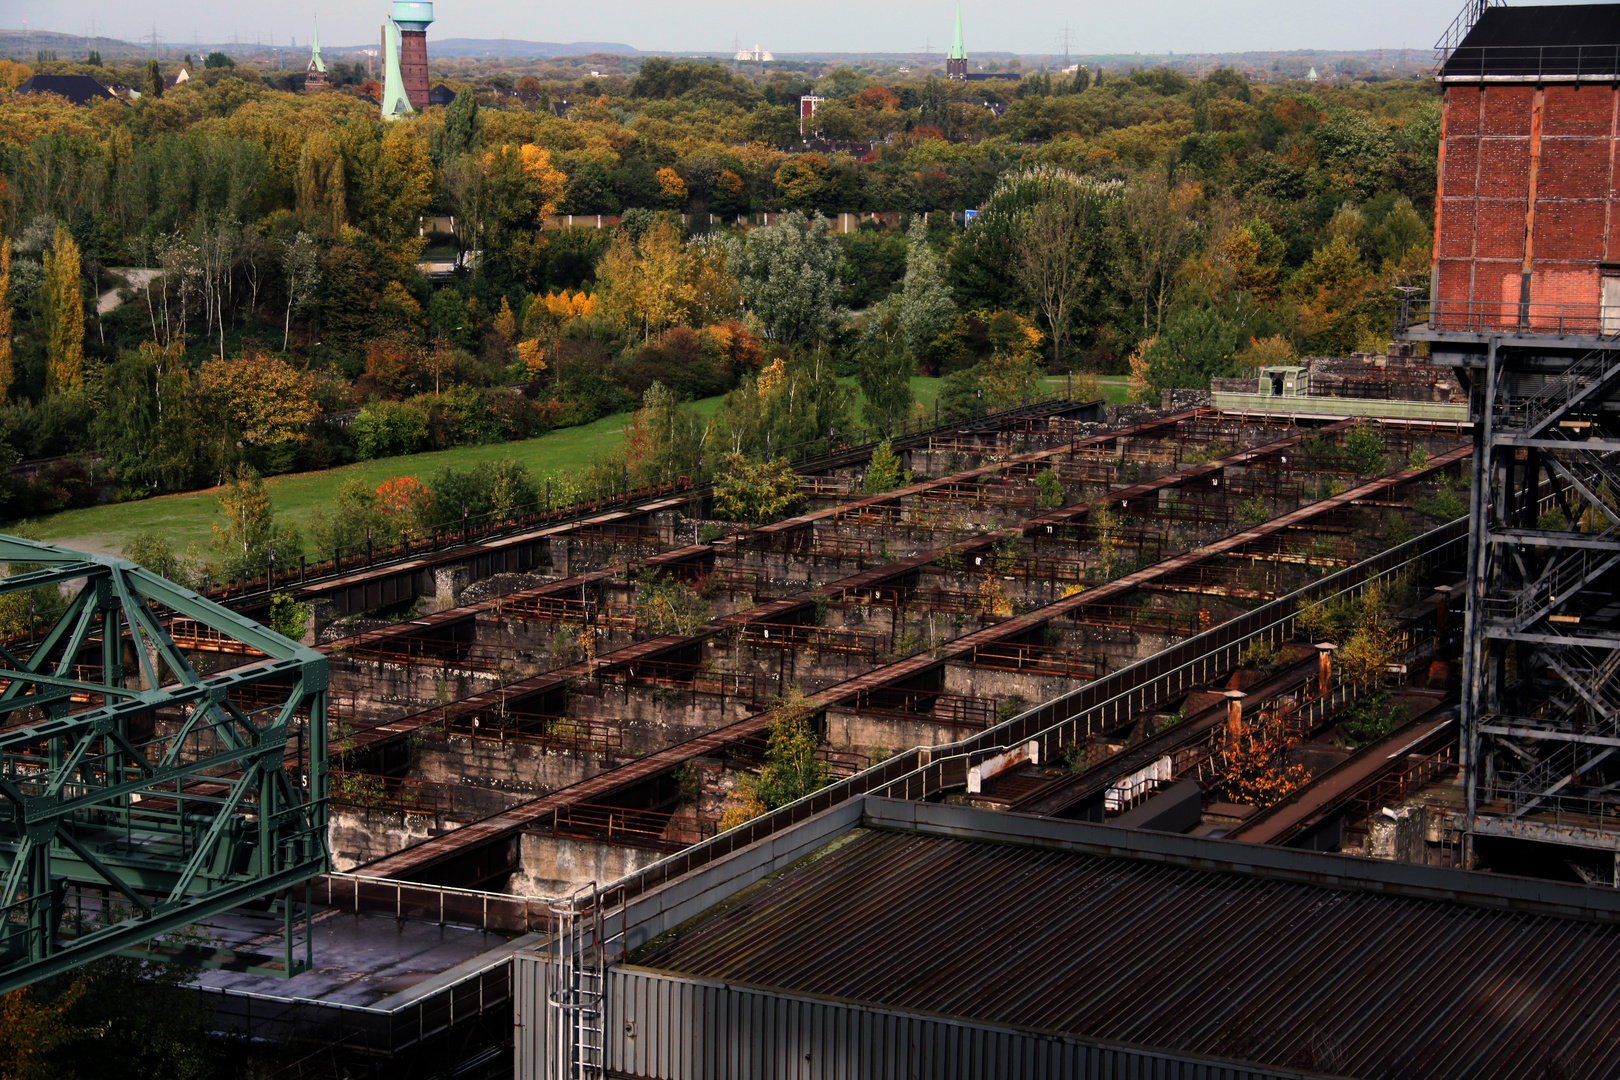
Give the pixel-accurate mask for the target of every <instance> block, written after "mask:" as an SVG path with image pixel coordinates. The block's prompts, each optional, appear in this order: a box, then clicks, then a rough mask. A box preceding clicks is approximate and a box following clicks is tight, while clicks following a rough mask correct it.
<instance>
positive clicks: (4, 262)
mask: <svg viewBox="0 0 1620 1080" xmlns="http://www.w3.org/2000/svg"><path fill="white" fill-rule="evenodd" d="M11 376H12V372H11V241H10V240H0V405H4V404H6V403H7V402H8V401H10V399H11Z"/></svg>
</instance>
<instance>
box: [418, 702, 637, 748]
mask: <svg viewBox="0 0 1620 1080" xmlns="http://www.w3.org/2000/svg"><path fill="white" fill-rule="evenodd" d="M442 728H443V730H444V732H445V734H447V735H456V736H458V737H460V738H465V739H473V740H476V741H481V742H496V743H515V744H521V745H525V746H544V747H547V748H550V749H553V750H591V751H604V752H605V751H612V750H619V749H622V748H623V746H624V721H623V720H614V719H608V718H604V717H580V716H554V715H550V714H546V713H520V712H513V711H511V710H503V709H501V708H500V707H495V708H491V709H480V710H478V711H477V712H468V713H460V714H457V715H456V716H450V715H449V710H448V708H446V710H445V721H444V723H443V725H442Z"/></svg>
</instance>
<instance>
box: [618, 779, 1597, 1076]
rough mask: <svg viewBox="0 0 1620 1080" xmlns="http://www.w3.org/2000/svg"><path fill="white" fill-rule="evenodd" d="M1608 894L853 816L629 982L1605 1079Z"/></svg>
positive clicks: (1254, 1054)
mask: <svg viewBox="0 0 1620 1080" xmlns="http://www.w3.org/2000/svg"><path fill="white" fill-rule="evenodd" d="M885 804H888V805H889V808H888V809H885ZM908 806H909V807H910V809H907V808H906V807H908ZM907 814H911V815H914V816H915V821H916V823H917V824H916V826H915V827H907V826H906V825H905V824H904V823H903V822H902V821H901V818H902V817H903V816H904V815H907ZM874 826H875V827H874ZM1613 892H1614V890H1607V889H1605V890H1590V891H1588V890H1585V889H1584V887H1581V886H1565V885H1552V884H1549V883H1543V882H1531V881H1529V880H1527V879H1517V878H1501V877H1492V876H1488V875H1484V874H1479V873H1465V872H1462V871H1453V870H1439V869H1436V868H1431V867H1415V866H1404V865H1397V864H1390V863H1382V862H1379V861H1377V860H1370V859H1358V858H1352V857H1347V856H1339V855H1324V854H1320V853H1307V852H1295V851H1289V850H1277V849H1256V848H1254V847H1253V846H1252V845H1242V844H1238V843H1235V842H1229V841H1219V840H1207V839H1198V838H1191V837H1182V836H1171V835H1168V834H1152V833H1140V832H1130V831H1127V830H1122V829H1114V828H1110V827H1108V826H1098V825H1085V824H1080V823H1068V822H1050V821H1041V822H1035V821H1034V819H1030V818H1026V817H1024V816H1023V815H1015V814H1005V813H994V812H988V811H970V810H964V809H962V808H956V807H940V806H928V805H917V804H892V803H890V801H889V800H877V799H872V800H868V806H867V809H866V811H865V815H864V817H863V818H862V819H861V823H859V824H858V826H857V827H856V828H853V829H851V830H849V831H846V832H842V833H840V834H839V835H837V836H836V837H834V838H831V839H830V840H829V841H828V842H827V843H825V844H822V845H821V846H819V847H817V848H816V849H815V850H814V851H813V853H811V854H810V855H808V856H807V857H804V858H800V859H798V860H797V861H796V862H794V863H793V864H792V865H790V866H788V867H786V868H784V869H781V870H779V871H778V872H776V873H774V874H771V875H770V876H768V877H765V878H764V879H763V880H760V881H758V882H757V883H756V884H754V885H752V886H750V887H748V888H746V889H744V890H743V891H741V892H739V893H737V894H736V895H734V896H732V897H731V898H730V899H729V900H727V901H725V902H723V903H720V904H717V905H715V906H713V907H711V908H709V909H708V910H707V911H706V912H705V913H704V914H702V915H700V916H698V917H697V918H695V919H692V920H690V921H688V922H686V923H685V924H683V925H681V926H678V927H676V928H675V929H674V930H672V931H670V932H668V933H665V934H663V935H662V936H660V937H658V938H656V939H654V940H653V941H651V942H649V943H648V944H647V945H645V946H643V947H642V948H641V949H639V950H638V951H636V952H635V953H634V954H632V956H631V957H630V958H629V963H630V964H632V965H635V966H638V967H647V968H654V969H659V970H663V971H667V972H672V973H678V974H685V975H692V976H699V977H706V978H712V979H716V980H723V981H725V982H727V983H731V984H745V985H749V986H754V987H760V988H766V989H770V990H776V991H779V992H784V993H800V994H810V995H819V996H825V997H831V998H835V999H842V1000H853V1001H859V1002H863V1003H869V1004H872V1005H877V1006H883V1007H889V1008H894V1009H901V1010H908V1011H920V1012H926V1013H936V1014H944V1015H948V1016H951V1017H957V1018H962V1019H966V1020H971V1021H977V1022H982V1023H993V1024H1003V1025H1013V1026H1017V1027H1020V1028H1025V1029H1030V1028H1033V1029H1039V1030H1045V1031H1050V1032H1057V1033H1062V1034H1068V1035H1074V1036H1079V1037H1083V1038H1091V1039H1097V1040H1107V1041H1111V1042H1123V1043H1130V1044H1135V1045H1138V1046H1143V1047H1152V1048H1159V1049H1165V1050H1174V1051H1180V1052H1183V1053H1187V1054H1197V1055H1208V1056H1213V1057H1221V1058H1229V1059H1239V1060H1244V1061H1250V1062H1255V1063H1258V1064H1262V1065H1268V1066H1272V1067H1276V1068H1283V1069H1302V1070H1307V1071H1310V1072H1321V1073H1329V1074H1338V1075H1350V1076H1380V1077H1381V1076H1403V1077H1404V1076H1412V1077H1419V1076H1421V1077H1426V1078H1438V1077H1459V1078H1460V1077H1470V1078H1472V1077H1478V1078H1486V1077H1490V1078H1511V1077H1525V1078H1540V1077H1545V1076H1560V1075H1561V1076H1569V1077H1576V1076H1615V1075H1620V980H1616V979H1615V978H1614V974H1613V973H1614V972H1615V971H1616V970H1620V902H1617V901H1616V900H1615V899H1614V898H1613V895H1612V894H1613Z"/></svg>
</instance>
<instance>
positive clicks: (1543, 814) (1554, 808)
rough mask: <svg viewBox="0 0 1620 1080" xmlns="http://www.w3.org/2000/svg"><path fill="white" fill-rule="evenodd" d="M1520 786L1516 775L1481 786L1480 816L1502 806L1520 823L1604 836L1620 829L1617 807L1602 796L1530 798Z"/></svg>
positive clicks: (1500, 776) (1503, 775)
mask: <svg viewBox="0 0 1620 1080" xmlns="http://www.w3.org/2000/svg"><path fill="white" fill-rule="evenodd" d="M1522 782H1523V777H1522V776H1520V775H1519V774H1515V773H1498V774H1496V776H1495V777H1494V778H1493V779H1492V780H1491V781H1490V782H1487V783H1485V784H1483V785H1481V788H1480V810H1481V812H1483V813H1490V812H1491V811H1492V810H1493V809H1495V807H1493V805H1492V804H1496V806H1506V807H1507V808H1508V809H1509V810H1510V811H1511V812H1512V820H1513V821H1517V822H1520V823H1525V824H1534V825H1553V826H1557V827H1562V828H1573V829H1596V830H1601V831H1604V832H1612V831H1614V830H1616V829H1620V805H1616V804H1615V803H1614V802H1611V801H1610V800H1609V799H1606V798H1604V797H1603V796H1602V795H1599V794H1596V793H1593V794H1586V793H1583V792H1575V793H1572V794H1563V793H1553V794H1539V793H1538V794H1533V795H1532V794H1531V793H1530V792H1528V791H1525V790H1521V789H1520V786H1519V785H1520V784H1521V783H1522ZM1504 824H1506V822H1504Z"/></svg>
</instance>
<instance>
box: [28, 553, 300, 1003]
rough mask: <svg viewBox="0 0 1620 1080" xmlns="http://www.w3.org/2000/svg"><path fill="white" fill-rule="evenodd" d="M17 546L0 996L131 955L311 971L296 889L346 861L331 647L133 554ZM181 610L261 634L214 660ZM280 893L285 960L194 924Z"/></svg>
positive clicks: (231, 633)
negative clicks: (335, 781) (197, 648)
mask: <svg viewBox="0 0 1620 1080" xmlns="http://www.w3.org/2000/svg"><path fill="white" fill-rule="evenodd" d="M0 562H4V563H6V564H8V565H9V569H10V576H8V577H5V578H3V579H0V613H3V614H4V616H5V619H4V622H5V624H6V625H7V627H8V628H9V630H10V633H11V636H10V637H9V638H6V639H5V640H3V641H0V881H3V882H4V887H3V891H0V992H7V991H10V990H13V989H16V988H18V987H21V986H25V985H27V984H29V983H31V982H34V981H35V980H38V979H41V978H45V977H47V976H50V975H54V974H58V973H60V972H63V971H66V970H68V969H70V968H72V967H75V966H77V965H79V964H83V963H85V962H87V961H89V960H92V959H95V958H98V957H102V956H108V955H111V954H114V953H120V952H123V953H133V954H135V955H142V956H148V957H155V958H163V959H178V960H187V961H192V962H198V963H203V964H206V965H208V966H218V967H233V968H241V969H244V970H256V971H266V972H274V973H275V974H279V975H284V976H289V977H290V976H292V975H294V974H297V973H298V972H299V971H302V970H304V969H305V968H307V967H308V965H309V963H310V955H309V950H310V944H309V935H308V933H307V926H306V928H305V933H304V934H303V939H304V940H303V942H302V948H295V947H294V946H295V932H294V931H295V927H294V916H293V911H294V909H295V908H296V907H297V906H298V905H295V904H294V903H293V899H292V898H293V891H294V888H295V886H298V885H299V884H301V883H304V882H307V881H308V880H309V879H310V878H311V877H313V876H315V875H317V874H321V873H324V872H325V871H326V870H327V869H328V862H329V857H328V853H327V846H326V746H327V741H326V739H327V735H326V687H327V668H326V658H325V657H323V656H321V655H320V654H319V653H317V652H315V651H314V650H312V649H307V648H304V647H303V646H301V645H297V644H295V643H294V642H292V641H289V640H288V639H286V638H284V637H282V636H281V635H279V634H276V633H274V632H273V631H271V630H269V629H267V628H265V627H264V626H261V625H260V624H258V623H256V622H254V621H252V620H251V619H247V618H244V617H243V616H240V615H237V614H236V613H234V612H232V611H230V610H228V609H226V608H224V607H221V606H219V605H218V604H215V603H212V602H210V601H208V600H205V599H203V598H202V597H201V596H198V595H197V594H196V593H194V592H191V591H190V590H188V589H184V588H181V587H180V586H177V585H175V584H173V583H172V582H169V581H166V580H164V579H163V578H161V577H159V576H157V575H156V574H152V573H149V572H148V571H146V570H143V569H141V568H140V567H138V566H136V565H134V564H133V563H130V562H127V561H125V560H123V559H115V558H110V557H105V556H99V555H87V554H84V553H82V552H76V551H68V550H65V549H63V548H57V547H52V546H50V545H48V544H41V543H36V542H33V541H29V540H22V539H18V538H16V537H11V536H0ZM62 597H70V599H68V601H67V607H66V610H64V611H61V614H60V615H55V616H54V617H51V618H45V617H43V616H40V615H38V614H37V613H38V612H40V611H47V612H54V610H57V609H59V608H60V598H62ZM42 601H43V602H42ZM169 619H183V620H188V621H189V624H191V625H195V626H197V627H200V628H206V631H205V632H207V633H210V634H214V635H217V636H218V637H219V638H220V639H221V640H228V641H233V642H237V643H239V644H240V645H243V646H247V648H246V649H240V648H238V649H237V650H235V655H225V656H222V657H221V658H220V659H219V661H218V663H219V664H220V666H221V667H222V670H218V671H215V672H213V673H211V674H206V675H205V674H200V673H199V672H198V671H197V670H196V669H195V668H194V667H193V666H192V664H191V663H190V662H189V661H188V660H187V658H186V657H185V655H183V654H182V653H181V651H180V649H179V648H178V647H177V646H176V645H175V643H174V641H173V640H172V639H171V638H170V636H169V634H168V633H167V632H165V629H164V626H165V622H166V621H167V620H169ZM255 652H256V653H257V654H260V655H253V653H255ZM244 653H245V654H247V655H245V656H244V655H242V654H244ZM232 665H234V666H232ZM277 898H279V899H277ZM266 900H270V901H271V902H272V906H273V907H279V909H280V913H281V915H282V918H283V921H284V922H285V924H286V925H285V927H284V935H283V938H284V941H283V950H282V952H281V954H280V957H279V959H277V958H276V956H275V955H274V954H272V955H270V956H268V957H267V956H259V955H252V956H250V955H247V954H235V953H231V952H229V951H227V950H220V949H213V948H209V947H207V946H206V944H205V943H201V942H198V941H197V940H196V938H195V935H188V934H187V933H186V932H185V930H186V928H187V927H188V926H190V925H192V924H194V923H197V922H199V921H201V920H205V919H208V918H211V917H213V916H216V915H220V914H222V913H224V912H226V911H228V910H230V909H232V908H236V907H240V906H243V905H250V904H256V903H261V902H263V901H266ZM303 907H304V911H305V912H306V913H307V911H308V905H307V904H305V905H304V906H303ZM165 936H167V937H165ZM160 939H161V940H160Z"/></svg>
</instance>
